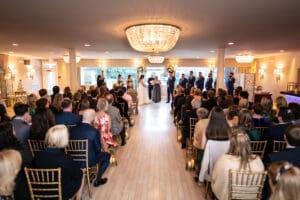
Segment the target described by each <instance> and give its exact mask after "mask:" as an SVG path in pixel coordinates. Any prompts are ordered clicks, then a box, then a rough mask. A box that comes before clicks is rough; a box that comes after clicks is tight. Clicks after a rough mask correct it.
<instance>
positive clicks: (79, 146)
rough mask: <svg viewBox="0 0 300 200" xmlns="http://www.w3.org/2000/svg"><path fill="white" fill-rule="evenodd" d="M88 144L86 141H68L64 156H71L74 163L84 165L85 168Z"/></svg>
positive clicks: (87, 162)
mask: <svg viewBox="0 0 300 200" xmlns="http://www.w3.org/2000/svg"><path fill="white" fill-rule="evenodd" d="M88 149H89V143H88V140H69V144H68V146H67V147H66V148H65V152H66V154H68V155H70V156H72V158H73V160H74V161H75V162H79V163H85V166H86V168H88V166H89V153H88V152H89V151H88Z"/></svg>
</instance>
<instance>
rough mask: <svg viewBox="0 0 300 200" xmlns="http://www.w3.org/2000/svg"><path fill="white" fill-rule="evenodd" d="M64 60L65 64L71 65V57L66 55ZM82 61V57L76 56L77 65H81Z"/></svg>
mask: <svg viewBox="0 0 300 200" xmlns="http://www.w3.org/2000/svg"><path fill="white" fill-rule="evenodd" d="M63 59H64V61H65V63H69V62H70V58H69V55H64V56H63ZM80 59H81V58H80V56H76V63H79V61H80Z"/></svg>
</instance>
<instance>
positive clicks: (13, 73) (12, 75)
mask: <svg viewBox="0 0 300 200" xmlns="http://www.w3.org/2000/svg"><path fill="white" fill-rule="evenodd" d="M8 69H9V73H10V77H9V78H10V79H11V80H12V81H14V80H15V76H16V73H17V70H16V69H15V66H14V65H13V64H9V65H8Z"/></svg>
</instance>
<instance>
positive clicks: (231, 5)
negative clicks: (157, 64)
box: [0, 0, 300, 59]
mask: <svg viewBox="0 0 300 200" xmlns="http://www.w3.org/2000/svg"><path fill="white" fill-rule="evenodd" d="M299 8H300V1H299V0H251V1H249V0H151V1H149V0H39V1H36V0H26V1H20V0H1V1H0V53H5V54H7V53H9V52H11V53H12V52H13V54H14V55H23V56H33V57H40V58H59V57H61V56H62V55H63V54H65V53H67V51H68V48H75V49H76V51H77V52H78V54H80V56H81V57H83V58H99V59H107V58H116V59H124V58H144V57H146V56H147V55H148V54H143V53H138V52H135V51H134V50H133V49H132V48H131V47H130V45H129V43H128V41H127V39H126V37H125V32H124V29H125V28H126V27H127V26H130V25H133V24H139V23H151V22H154V23H158V22H161V23H169V24H174V25H176V26H179V27H180V28H181V30H182V32H181V35H180V38H179V41H178V43H177V45H176V46H175V48H174V49H173V50H171V51H169V52H167V53H164V54H163V55H165V56H166V57H167V58H212V57H215V56H216V54H217V53H216V52H217V49H218V48H220V47H226V56H227V57H230V56H232V55H234V54H237V53H243V52H246V51H249V52H252V53H253V54H254V55H257V56H261V55H265V54H272V53H279V51H280V50H284V51H285V52H288V51H296V50H300V12H299ZM228 42H234V43H235V44H234V45H233V46H228V45H227V43H228ZM13 43H17V44H19V46H17V47H15V46H12V44H13ZM85 43H88V44H90V45H91V46H90V47H85V46H84V44H85ZM211 50H214V51H215V52H214V53H211V52H210V51H211Z"/></svg>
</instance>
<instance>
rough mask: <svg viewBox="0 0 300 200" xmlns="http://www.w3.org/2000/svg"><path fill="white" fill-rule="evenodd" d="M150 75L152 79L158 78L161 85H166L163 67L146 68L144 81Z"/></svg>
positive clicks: (166, 78) (166, 77)
mask: <svg viewBox="0 0 300 200" xmlns="http://www.w3.org/2000/svg"><path fill="white" fill-rule="evenodd" d="M151 75H153V77H155V76H158V79H159V80H160V81H161V84H162V85H166V84H167V80H168V73H167V72H166V70H165V68H164V66H161V67H147V73H146V78H145V81H147V79H148V78H149V77H150V76H151Z"/></svg>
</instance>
